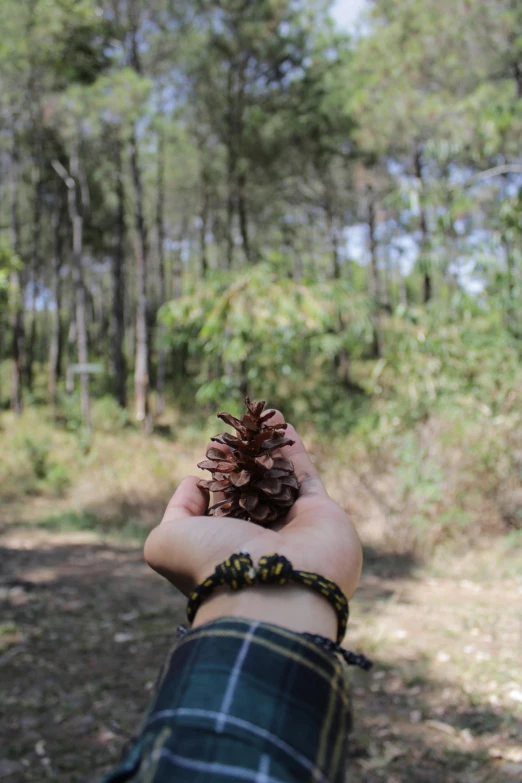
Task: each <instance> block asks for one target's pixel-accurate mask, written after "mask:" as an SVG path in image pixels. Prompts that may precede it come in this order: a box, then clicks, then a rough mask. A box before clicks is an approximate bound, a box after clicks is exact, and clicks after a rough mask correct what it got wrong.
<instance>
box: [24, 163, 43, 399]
mask: <svg viewBox="0 0 522 783" xmlns="http://www.w3.org/2000/svg"><path fill="white" fill-rule="evenodd" d="M32 185H33V214H32V226H31V262H30V265H29V286H28V288H29V291H30V294H31V305H30V307H29V309H28V324H27V326H26V332H27V338H26V344H25V377H26V383H27V388H28V389H29V391H31V390H32V388H33V364H34V346H35V340H36V300H37V297H38V289H37V274H38V267H39V260H40V233H41V219H42V185H41V175H40V167H39V166H38V165H35V166H33V170H32Z"/></svg>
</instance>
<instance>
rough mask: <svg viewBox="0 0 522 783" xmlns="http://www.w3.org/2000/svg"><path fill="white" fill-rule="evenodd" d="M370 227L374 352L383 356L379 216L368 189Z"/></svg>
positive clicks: (376, 355)
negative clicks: (378, 240) (378, 250)
mask: <svg viewBox="0 0 522 783" xmlns="http://www.w3.org/2000/svg"><path fill="white" fill-rule="evenodd" d="M368 229H369V249H370V273H371V294H372V298H373V344H372V353H373V356H374V358H378V357H380V356H382V352H383V336H382V328H381V308H382V302H381V280H380V275H379V266H378V258H377V236H376V229H377V217H376V210H375V199H374V196H373V193H372V192H371V190H369V191H368Z"/></svg>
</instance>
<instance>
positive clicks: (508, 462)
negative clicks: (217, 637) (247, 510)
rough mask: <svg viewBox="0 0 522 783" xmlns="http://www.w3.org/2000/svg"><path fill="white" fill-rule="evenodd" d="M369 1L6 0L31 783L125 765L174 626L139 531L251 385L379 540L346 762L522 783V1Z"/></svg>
mask: <svg viewBox="0 0 522 783" xmlns="http://www.w3.org/2000/svg"><path fill="white" fill-rule="evenodd" d="M350 5H351V3H350V0H337V2H332V0H256V2H250V1H249V0H177V2H173V1H172V0H149V2H147V3H146V2H144V0H21V1H19V2H14V0H0V18H1V19H2V35H1V37H0V447H1V453H2V456H1V457H0V509H1V512H0V552H1V555H0V556H1V559H2V564H4V563H5V574H4V576H3V577H2V580H0V581H2V585H3V587H2V590H4V588H5V590H4V592H5V591H6V592H5V596H4V593H2V596H4V597H5V598H6V599H7V602H6V607H7V608H6V611H5V613H3V615H4V616H5V618H6V619H5V622H4V620H3V618H2V619H0V664H2V663H5V665H6V666H8V667H10V671H11V673H12V678H11V681H10V682H11V684H10V688H11V690H10V691H9V693H8V694H7V695H6V701H5V703H6V704H8V705H11V706H12V708H13V714H12V716H11V717H10V718H9V719H8V720H7V734H6V736H7V743H6V745H5V747H6V748H7V752H6V755H5V758H4V759H0V778H3V777H5V778H6V780H7V782H8V783H21V781H22V780H23V781H24V783H25V781H27V783H32V781H36V780H40V779H41V774H42V770H44V769H45V773H46V774H47V775H48V776H50V777H51V779H53V780H57V781H63V783H65V781H69V782H70V781H71V780H75V781H78V783H80V781H89V783H91V781H92V783H94V781H95V780H97V775H98V774H99V772H100V770H102V769H103V768H104V767H106V766H107V765H108V764H110V763H111V762H113V761H114V759H115V758H116V757H117V753H118V750H119V748H120V747H121V743H122V741H123V739H124V738H125V737H126V736H127V735H128V734H130V733H131V732H132V731H133V727H134V726H135V725H136V724H137V721H138V719H139V716H140V714H141V710H142V709H143V707H144V702H143V694H144V689H145V688H146V687H147V683H148V682H149V680H153V679H154V677H155V673H154V672H155V667H156V666H159V663H160V660H161V653H162V651H163V653H164V652H165V650H166V645H167V641H168V634H169V632H170V631H169V630H168V626H169V623H168V622H167V616H168V612H169V611H170V608H169V607H170V604H169V601H171V594H170V593H167V592H165V593H161V598H160V599H158V598H152V596H153V595H154V591H155V590H158V586H157V583H156V582H155V581H154V579H153V577H152V576H149V575H148V574H147V573H146V571H145V567H144V566H142V564H141V555H140V546H141V542H142V541H143V538H144V536H145V535H146V532H147V530H148V529H149V528H150V526H151V525H152V524H155V523H156V522H157V521H158V517H161V513H162V510H163V508H164V506H165V503H166V501H167V500H168V498H169V497H170V495H171V494H172V491H173V489H174V488H175V486H176V483H177V482H178V481H179V480H180V479H181V478H182V476H183V475H185V474H186V473H191V472H192V473H194V472H195V471H196V470H197V469H196V464H197V462H198V460H199V459H201V458H202V453H203V451H204V445H205V442H206V439H207V437H208V436H209V435H212V434H215V433H216V432H218V431H220V430H219V423H218V422H217V420H216V418H215V415H216V413H217V412H218V411H221V410H227V411H231V412H232V413H234V414H237V413H238V412H239V411H241V410H242V406H243V399H244V398H245V396H247V395H249V396H250V397H251V398H253V399H264V400H267V404H268V405H270V406H273V407H277V408H279V409H280V410H281V411H282V412H283V413H284V415H285V416H286V417H287V418H288V420H289V421H292V422H293V423H294V424H295V426H296V427H297V428H298V430H299V431H300V432H301V433H302V435H303V437H304V439H305V441H306V443H307V445H308V446H309V449H310V452H311V454H312V456H313V459H314V461H315V463H316V465H317V467H318V469H319V471H320V473H321V475H322V477H323V478H324V481H325V483H326V485H327V488H328V490H329V492H330V493H331V494H332V496H333V497H334V499H335V500H337V501H338V502H339V503H340V504H341V505H342V506H343V507H344V508H346V509H347V510H348V511H349V512H350V513H351V514H352V516H353V518H354V519H355V521H356V523H357V524H358V527H359V530H360V533H361V538H362V539H363V544H364V545H365V549H366V562H367V566H366V568H367V571H365V575H363V582H362V586H361V590H360V593H359V592H358V593H357V596H360V597H359V609H357V608H355V609H354V612H355V614H354V617H355V621H354V631H353V638H354V639H355V642H356V643H359V642H360V644H361V648H366V649H367V650H368V652H369V653H372V652H374V651H375V650H374V649H372V648H373V647H374V646H375V648H376V650H378V651H377V652H376V657H379V656H381V658H382V662H383V668H382V669H381V671H382V672H383V674H382V675H381V674H379V672H377V674H376V675H375V676H376V677H377V679H376V680H371V679H370V682H369V683H368V682H367V681H364V682H363V680H362V679H361V681H360V682H359V681H357V683H356V689H355V694H356V700H357V699H358V704H359V709H360V711H361V714H362V717H361V721H360V724H361V725H360V727H359V729H358V730H357V731H356V736H355V739H354V748H355V750H354V757H355V758H356V759H357V761H356V767H355V772H354V773H353V776H352V778H350V779H353V780H354V781H361V782H363V781H364V782H365V783H373V782H374V781H380V780H386V781H388V783H391V781H394V783H395V781H402V780H409V781H413V783H422V782H423V781H430V782H435V783H436V781H439V780H440V781H462V783H466V782H467V781H470V783H482V782H483V783H486V781H487V783H492V782H493V783H494V782H495V781H498V783H503V782H505V781H506V780H511V779H513V780H515V779H520V777H521V776H522V754H520V752H518V754H517V751H516V748H517V747H519V745H518V743H517V738H518V739H519V740H520V738H521V736H522V734H521V732H522V722H521V721H522V713H521V709H522V692H521V691H520V677H521V676H522V673H521V672H520V667H519V662H518V664H517V653H516V640H515V638H516V634H514V631H513V629H514V628H519V627H520V613H519V611H518V614H517V609H516V600H515V597H516V596H517V595H519V594H520V592H521V591H522V581H521V573H522V561H521V551H522V550H521V545H522V533H521V531H522V149H521V143H520V140H521V138H522V5H521V4H520V3H519V2H517V0H368V1H367V2H366V4H365V5H364V7H363V10H362V13H361V14H360V16H359V18H358V19H357V20H354V21H353V23H351V24H350V25H348V26H346V25H343V24H340V23H339V10H341V11H342V10H343V9H344V10H347V9H348V7H349V6H350ZM109 561H110V562H111V563H112V562H113V561H114V563H115V564H118V566H117V567H118V569H119V570H118V573H119V574H121V579H120V578H118V579H116V577H115V575H114V573H113V572H112V570H110V568H109ZM74 564H76V566H75V565H74ZM76 567H77V568H78V569H79V570H78V572H77V573H76V574H75V575H74V576H73V571H74V569H75V568H76ZM142 568H143V570H140V569H142ZM91 569H94V572H95V573H97V574H98V576H99V579H98V582H99V584H97V583H96V580H94V581H92V580H90V578H89V574H90V572H91ZM3 570H4V569H3ZM44 572H45V573H44ZM131 574H134V576H132V577H131ZM4 577H5V580H6V581H4ZM365 580H366V581H365ZM28 584H30V585H33V587H29V588H28V587H27V585H28ZM51 584H55V585H56V587H55V589H54V588H53V589H51V587H50V585H51ZM488 584H489V587H488V588H487V587H486V586H487V585H488ZM34 585H37V587H35V586H34ZM102 585H103V586H104V587H103V589H102ZM13 590H14V591H15V592H14V593H13ZM17 590H18V591H21V593H20V592H18V593H17V592H16V591H17ZM459 593H460V595H459V597H458V598H457V594H459ZM13 596H14V597H13ZM21 596H22V597H21ZM23 596H26V597H25V598H24V597H23ZM143 596H149V597H150V600H151V602H152V601H156V602H157V607H156V610H155V611H154V612H149V610H148V609H146V608H145V598H143ZM477 596H478V597H477ZM506 596H507V597H506ZM2 600H3V599H2ZM518 600H519V599H518ZM129 601H131V602H134V603H133V607H134V605H136V607H137V608H136V610H135V612H134V608H133V612H134V614H135V617H134V615H133V612H130V611H129V606H128V602H129ZM140 601H141V602H142V603H140ZM355 603H357V601H355ZM499 603H501V604H504V603H505V605H506V612H505V615H504V617H503V618H499V617H498V616H497V615H496V614H495V611H494V606H498V605H499ZM443 605H444V606H445V607H446V610H444V609H442V608H441V607H442V606H443ZM433 607H439V608H437V611H440V612H442V613H443V615H442V616H441V617H438V620H437V621H435V620H434V621H433V622H434V623H435V624H434V625H433V626H432V625H430V617H429V616H430V613H431V612H432V610H433V611H434V612H435V610H434V609H433ZM178 609H179V612H181V611H182V610H181V602H180V603H179V607H178ZM44 610H46V612H47V613H46V614H45V616H46V617H47V618H48V619H47V620H45V622H44V621H42V620H41V617H42V616H44V615H42V614H41V613H42V612H44ZM414 610H415V611H417V612H420V613H421V614H422V616H423V618H424V619H423V621H422V622H423V623H424V625H422V623H421V625H420V630H418V633H417V635H416V634H415V630H414V629H415V628H418V623H419V621H418V619H416V617H418V615H414V613H413V612H414ZM444 611H447V615H446V614H444ZM365 612H367V613H369V614H370V615H371V617H372V619H371V621H369V625H368V627H366V628H365V627H363V626H364V622H363V616H364V614H365ZM68 613H69V614H68ZM435 614H436V612H435ZM435 614H434V615H433V616H435ZM131 615H132V617H131ZM126 617H127V618H131V619H125V618H126ZM118 618H119V619H118ZM122 618H123V619H122ZM71 620H72V621H73V622H74V623H75V624H76V629H77V630H76V632H75V633H76V635H75V636H74V638H69V637H68V633H69V630H68V628H67V625H68V623H70V622H71ZM42 622H44V625H41V623H42ZM46 622H48V623H49V626H48V627H46V626H45V623H46ZM100 623H101V625H100ZM104 623H105V624H107V623H108V624H109V625H103V624H104ZM397 623H398V624H399V625H400V624H401V623H402V625H401V626H400V627H401V628H402V630H403V633H404V634H405V636H396V635H395V634H396V629H397ZM408 624H409V625H408ZM442 626H444V627H445V628H446V630H445V631H444V633H443V632H442V631H441V628H442ZM101 627H109V628H110V629H112V630H111V631H110V634H109V635H111V634H112V636H111V638H110V640H109V642H106V641H104V640H101V639H100V628H101ZM448 627H450V628H453V631H451V633H450V631H449V630H447V628H448ZM394 629H395V630H394ZM46 634H50V636H49V638H51V639H55V640H58V641H56V647H61V646H62V645H61V641H63V643H64V645H66V646H69V649H70V650H71V659H72V660H73V661H75V663H74V665H73V673H72V674H71V675H70V676H71V680H70V683H69V684H68V685H67V688H69V691H70V694H72V695H71V697H70V699H68V700H66V702H65V704H64V701H63V698H61V697H58V696H57V693H58V691H57V690H56V689H57V687H58V686H56V687H55V686H54V685H53V682H54V681H53V677H57V676H58V673H57V672H58V669H60V666H59V663H57V661H56V659H55V654H56V651H55V652H52V651H50V650H48V649H47V647H46V646H45V638H46ZM452 634H453V635H452ZM470 634H471V636H469V635H470ZM463 636H465V637H466V640H465V641H462V639H463ZM158 637H159V639H160V641H158ZM468 637H469V638H468ZM405 638H406V642H404V639H405ZM118 639H119V640H120V641H118ZM136 639H139V640H141V641H140V646H139V650H138V649H137V647H136V649H135V650H134V653H132V655H133V656H134V658H133V664H132V665H133V666H134V663H135V664H136V665H138V663H139V664H140V666H141V669H140V671H139V673H138V672H137V671H136V672H134V673H133V674H132V675H131V676H132V678H134V679H135V682H134V680H133V685H132V687H133V689H134V690H133V696H132V699H131V698H130V697H129V703H130V702H132V705H131V706H130V707H128V708H127V710H126V711H125V710H124V709H123V707H120V708H115V707H114V704H115V702H116V701H117V695H118V693H119V691H118V688H120V686H121V678H122V677H123V676H124V674H123V672H120V669H121V668H122V666H123V665H124V663H123V662H124V661H125V660H126V661H127V663H128V660H129V659H128V658H126V657H125V655H126V652H127V648H129V645H130V648H131V650H132V648H133V644H135V640H136ZM470 639H471V641H470ZM484 639H485V641H484ZM90 640H93V641H92V644H97V645H98V648H100V645H101V648H100V649H101V650H102V652H101V653H100V661H99V662H97V663H93V664H92V666H93V672H95V673H97V676H98V677H99V682H98V684H99V688H100V693H98V694H96V693H94V690H95V688H94V686H92V688H91V689H90V690H89V689H88V688H87V686H85V687H83V686H82V685H81V683H78V682H77V680H76V676H73V674H74V672H76V674H78V672H80V674H81V673H82V669H81V667H82V665H83V663H81V660H82V656H83V651H84V650H90V649H91V648H90V646H89V645H90V644H91V641H90ZM376 640H377V641H376ZM408 640H410V642H411V645H410V648H408V643H409V642H408ZM414 640H415V641H414ZM141 642H142V643H143V644H141ZM479 642H481V643H483V646H482V647H480V645H479ZM352 643H353V642H352ZM111 644H112V646H111ZM35 645H36V647H35ZM104 645H105V646H104ZM162 645H163V646H162ZM404 645H406V648H408V649H407V650H406V653H404V651H403V648H404ZM470 645H471V647H470ZM495 645H496V646H497V649H500V650H501V651H502V652H501V659H502V663H501V664H499V665H498V666H497V665H495V664H494V660H493V658H494V650H493V648H494V647H495ZM51 646H53V645H51ZM159 648H161V649H159ZM468 648H470V650H471V652H467V653H466V652H463V651H462V650H463V649H468ZM31 650H32V652H31ZM35 650H36V652H35ZM115 650H116V652H115ZM408 650H409V651H408ZM441 650H442V652H441ZM446 650H449V652H446ZM13 651H14V652H13ZM89 654H90V653H89ZM60 655H65V651H64V652H62V653H58V661H59V657H60ZM441 655H442V656H447V657H442V658H441V657H440V656H441ZM31 656H32V657H31ZM408 656H409V657H408ZM437 656H438V657H437ZM477 656H478V657H477ZM481 656H482V657H481ZM484 656H486V657H484ZM109 658H110V659H111V661H112V663H110V664H109V663H108V660H109ZM518 658H519V656H518ZM31 660H33V661H34V660H36V661H37V665H36V666H35V669H34V671H33V675H32V677H33V680H31V683H29V686H28V684H27V682H25V675H24V667H23V665H22V662H23V661H26V663H27V662H30V661H31ZM96 660H98V659H96ZM412 661H413V663H412ZM53 665H54V666H55V667H58V669H57V670H56V672H55V674H53ZM74 667H76V668H74ZM96 667H97V668H96ZM62 668H63V667H62ZM408 672H409V673H408ZM377 675H378V676H377ZM128 676H129V675H128V672H127V677H128ZM80 679H81V678H80ZM372 683H373V684H372ZM27 687H28V688H29V690H24V689H26V688H27ZM82 687H83V689H82ZM103 688H105V689H106V690H107V691H108V692H109V697H108V699H105V700H104V697H102V696H101V695H100V694H101V691H102V689H103ZM417 688H418V689H419V690H416V689H417ZM58 690H59V689H58ZM24 693H25V694H26V696H24V698H22V697H21V694H24ZM93 694H94V695H93ZM444 694H446V695H444ZM24 699H25V700H24ZM53 699H54V700H57V703H59V709H58V707H57V709H58V712H59V717H60V718H61V721H60V722H59V723H58V724H56V725H54V724H53V727H51V728H50V729H49V728H48V729H43V728H42V726H43V725H44V724H43V721H44V717H43V716H44V710H45V709H48V708H49V704H51V705H52V704H54V702H53ZM93 699H94V707H92V703H93ZM87 704H89V705H91V706H89V707H88V708H87V707H86V706H85V705H87ZM369 704H370V707H369V706H368V705H369ZM67 705H69V706H67ZM96 705H98V706H96ZM53 709H54V708H53ZM87 709H88V710H89V716H90V720H91V722H90V723H89V722H88V721H87V723H85V722H84V723H82V722H81V720H83V719H84V718H85V714H84V712H85V710H87ZM115 709H116V712H115V711H114V710H115ZM118 710H120V711H119V712H118ZM28 713H31V715H32V717H31V718H28V717H27V715H28ZM35 714H36V715H37V717H36V718H35V717H34V715H35ZM379 715H380V717H379ZM382 715H391V716H392V718H393V720H391V723H390V721H388V722H386V719H385V718H383V717H382ZM463 716H467V718H465V717H463ZM470 716H471V717H470ZM27 720H29V724H27V726H28V730H27V732H25V733H24V737H20V735H19V728H20V726H22V725H25V724H23V721H27ZM31 721H33V723H31ZM34 721H36V723H35V722H34ZM38 721H40V723H39V722H38ZM78 721H80V722H78ZM393 723H395V724H396V725H398V724H401V725H402V724H403V723H404V725H406V726H407V728H406V729H403V730H402V733H400V732H399V733H397V731H395V730H394V729H393ZM69 724H70V725H69ZM62 725H63V726H65V730H64V732H63V733H62V731H61V728H60V727H61V726H62ZM78 726H80V729H81V727H82V726H83V729H81V730H80V729H78ZM68 727H69V728H68ZM71 727H72V728H71ZM441 727H442V728H441ZM448 727H449V728H448ZM46 730H47V732H48V733H47V734H46V733H45V731H46ZM75 732H76V733H75ZM466 732H467V733H466ZM27 737H29V739H27ZM41 743H43V745H42V744H41ZM21 759H22V760H21ZM24 759H25V761H23V760H24ZM81 764H83V765H86V766H83V768H82V769H80V765H81ZM42 765H43V766H42ZM90 770H93V771H96V774H95V775H94V777H92V778H91V777H88V773H89V772H90ZM93 774H94V772H93ZM75 775H76V777H75Z"/></svg>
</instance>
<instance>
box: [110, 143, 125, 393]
mask: <svg viewBox="0 0 522 783" xmlns="http://www.w3.org/2000/svg"><path fill="white" fill-rule="evenodd" d="M115 155H116V158H115V167H116V172H115V173H116V198H117V202H118V206H117V209H116V247H115V248H114V253H113V254H112V258H111V278H112V308H111V322H110V334H111V357H112V366H113V369H114V392H115V396H116V400H117V402H118V405H119V406H120V407H122V408H125V406H126V404H127V390H126V382H127V363H126V360H125V351H124V346H123V340H124V336H125V322H124V303H125V277H124V274H123V272H124V264H125V189H124V181H123V161H122V151H121V142H120V140H119V139H117V141H116V147H115Z"/></svg>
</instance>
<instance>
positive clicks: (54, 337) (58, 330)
mask: <svg viewBox="0 0 522 783" xmlns="http://www.w3.org/2000/svg"><path fill="white" fill-rule="evenodd" d="M61 228H62V203H61V198H57V200H56V204H55V209H54V213H53V269H52V294H53V300H54V310H53V312H52V320H51V339H50V344H49V404H50V405H51V406H53V407H54V406H55V405H56V387H57V383H58V378H59V375H60V365H61V347H62V321H61V305H62V281H61V269H62V260H63V259H62V239H63V237H62V230H61Z"/></svg>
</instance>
